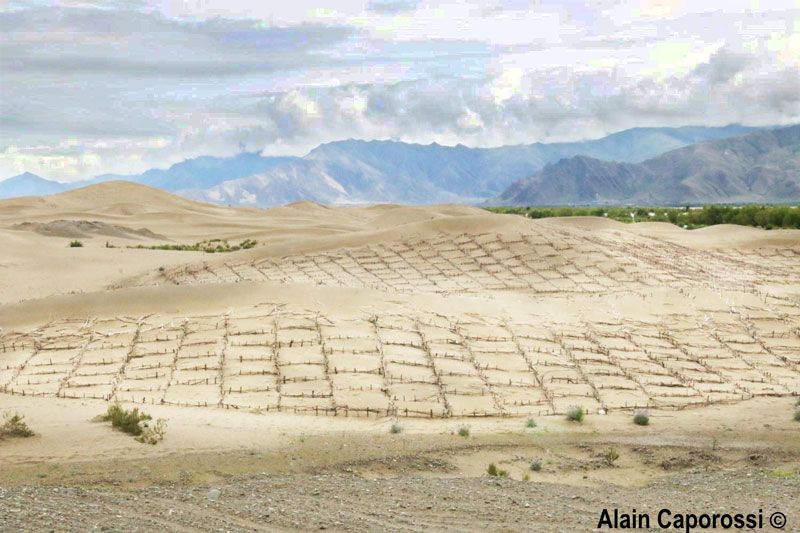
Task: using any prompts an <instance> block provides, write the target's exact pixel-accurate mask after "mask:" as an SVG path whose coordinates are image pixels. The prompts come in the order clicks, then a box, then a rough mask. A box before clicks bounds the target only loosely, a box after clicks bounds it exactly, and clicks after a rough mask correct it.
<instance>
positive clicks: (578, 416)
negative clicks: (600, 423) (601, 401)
mask: <svg viewBox="0 0 800 533" xmlns="http://www.w3.org/2000/svg"><path fill="white" fill-rule="evenodd" d="M583 414H584V413H583V407H582V406H580V405H576V406H573V407H570V408H569V409H568V410H567V420H569V421H570V422H577V423H578V424H582V423H583Z"/></svg>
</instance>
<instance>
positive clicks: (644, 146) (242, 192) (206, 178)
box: [0, 126, 753, 207]
mask: <svg viewBox="0 0 800 533" xmlns="http://www.w3.org/2000/svg"><path fill="white" fill-rule="evenodd" d="M750 131H753V129H752V128H746V127H742V126H726V127H723V128H704V127H685V128H636V129H632V130H626V131H622V132H619V133H615V134H613V135H609V136H607V137H604V138H602V139H597V140H593V141H585V142H576V143H553V144H542V143H536V144H529V145H519V146H504V147H500V148H489V149H482V148H468V147H466V146H461V145H459V146H441V145H438V144H430V145H419V144H407V143H401V142H393V141H369V142H367V141H358V140H348V141H338V142H332V143H328V144H324V145H321V146H319V147H317V148H315V149H314V150H312V151H311V152H310V153H308V154H307V155H306V156H305V157H303V158H298V157H263V156H261V155H260V154H258V153H247V152H245V153H240V154H238V155H235V156H232V157H212V156H204V157H198V158H195V159H188V160H186V161H183V162H180V163H177V164H174V165H172V166H171V167H169V168H167V169H151V170H148V171H146V172H144V173H142V174H136V175H118V174H104V175H101V176H96V177H94V178H91V179H88V180H84V181H81V182H73V183H58V182H54V181H49V180H44V179H42V178H37V179H38V180H40V181H36V180H32V179H30V178H25V179H22V178H21V177H20V176H17V177H15V178H11V179H10V180H6V181H4V182H0V195H3V194H5V196H4V197H9V196H18V195H20V194H51V193H53V192H60V191H63V190H69V189H73V188H76V187H81V186H85V185H89V184H94V183H100V182H104V181H109V180H126V181H133V182H136V183H141V184H145V185H150V186H153V187H158V188H161V189H164V190H167V191H170V192H177V193H179V194H181V195H183V196H186V197H188V198H192V199H195V200H204V201H210V202H215V203H221V204H234V205H237V204H238V205H250V206H264V207H266V206H274V205H280V204H283V203H287V202H293V201H298V200H313V201H317V202H323V203H332V204H359V203H377V202H394V203H412V204H430V203H440V202H463V203H479V202H482V201H484V200H485V199H486V198H491V197H494V196H497V195H498V194H500V193H501V192H502V191H503V190H504V189H506V187H508V186H509V185H510V184H511V183H512V182H514V181H515V180H517V179H520V178H523V177H525V176H530V175H532V174H534V173H536V172H538V171H539V170H541V169H542V167H543V166H545V165H546V164H548V163H555V162H556V161H558V160H559V159H562V158H565V157H572V156H575V155H578V154H582V155H586V156H590V157H596V158H599V159H612V160H618V161H625V162H631V163H635V162H639V161H642V160H645V159H647V158H649V157H653V156H655V155H658V154H661V153H664V152H665V151H668V150H671V149H674V148H677V147H682V146H686V145H689V144H692V143H695V142H698V141H702V140H707V139H717V138H725V137H731V136H733V135H740V134H742V133H747V132H750ZM23 176H25V175H23ZM31 176H32V175H31ZM34 177H35V176H34ZM12 180H13V181H12ZM17 181H19V182H20V183H17ZM23 184H27V185H23Z"/></svg>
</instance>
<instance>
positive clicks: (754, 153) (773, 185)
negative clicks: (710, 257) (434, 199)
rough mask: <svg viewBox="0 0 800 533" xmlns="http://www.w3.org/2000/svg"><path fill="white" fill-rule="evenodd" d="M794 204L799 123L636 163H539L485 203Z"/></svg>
mask: <svg viewBox="0 0 800 533" xmlns="http://www.w3.org/2000/svg"><path fill="white" fill-rule="evenodd" d="M757 202H765V203H779V202H783V203H785V202H800V126H791V127H787V128H779V129H775V130H761V131H757V132H754V133H750V134H748V135H744V136H740V137H733V138H729V139H717V140H713V141H706V142H703V143H699V144H694V145H691V146H686V147H684V148H679V149H677V150H672V151H670V152H667V153H665V154H662V155H660V156H657V157H654V158H651V159H647V160H645V161H643V162H641V163H639V164H631V163H620V162H609V161H601V160H598V159H594V158H591V157H586V156H576V157H572V158H566V159H562V160H560V161H558V162H557V163H554V164H549V165H546V166H545V167H544V168H543V169H542V170H541V171H540V172H538V173H536V174H535V175H533V176H531V177H528V178H524V179H522V180H518V181H516V182H515V183H513V184H511V185H510V186H509V187H508V189H506V190H505V191H504V192H503V193H502V194H501V195H500V196H498V197H497V198H495V199H493V200H491V201H489V202H488V203H489V204H491V205H525V206H527V205H531V206H533V205H568V204H583V205H585V204H610V205H614V204H633V205H665V204H670V205H676V204H686V203H757Z"/></svg>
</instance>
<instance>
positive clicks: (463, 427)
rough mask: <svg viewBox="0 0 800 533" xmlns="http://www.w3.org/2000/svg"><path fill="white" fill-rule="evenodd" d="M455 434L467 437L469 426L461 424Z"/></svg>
mask: <svg viewBox="0 0 800 533" xmlns="http://www.w3.org/2000/svg"><path fill="white" fill-rule="evenodd" d="M456 433H457V434H458V436H459V437H469V426H468V425H467V424H461V425H460V426H458V430H457V431H456Z"/></svg>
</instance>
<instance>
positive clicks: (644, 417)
mask: <svg viewBox="0 0 800 533" xmlns="http://www.w3.org/2000/svg"><path fill="white" fill-rule="evenodd" d="M633 423H634V424H636V425H637V426H647V425H650V415H649V414H647V411H634V413H633Z"/></svg>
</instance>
